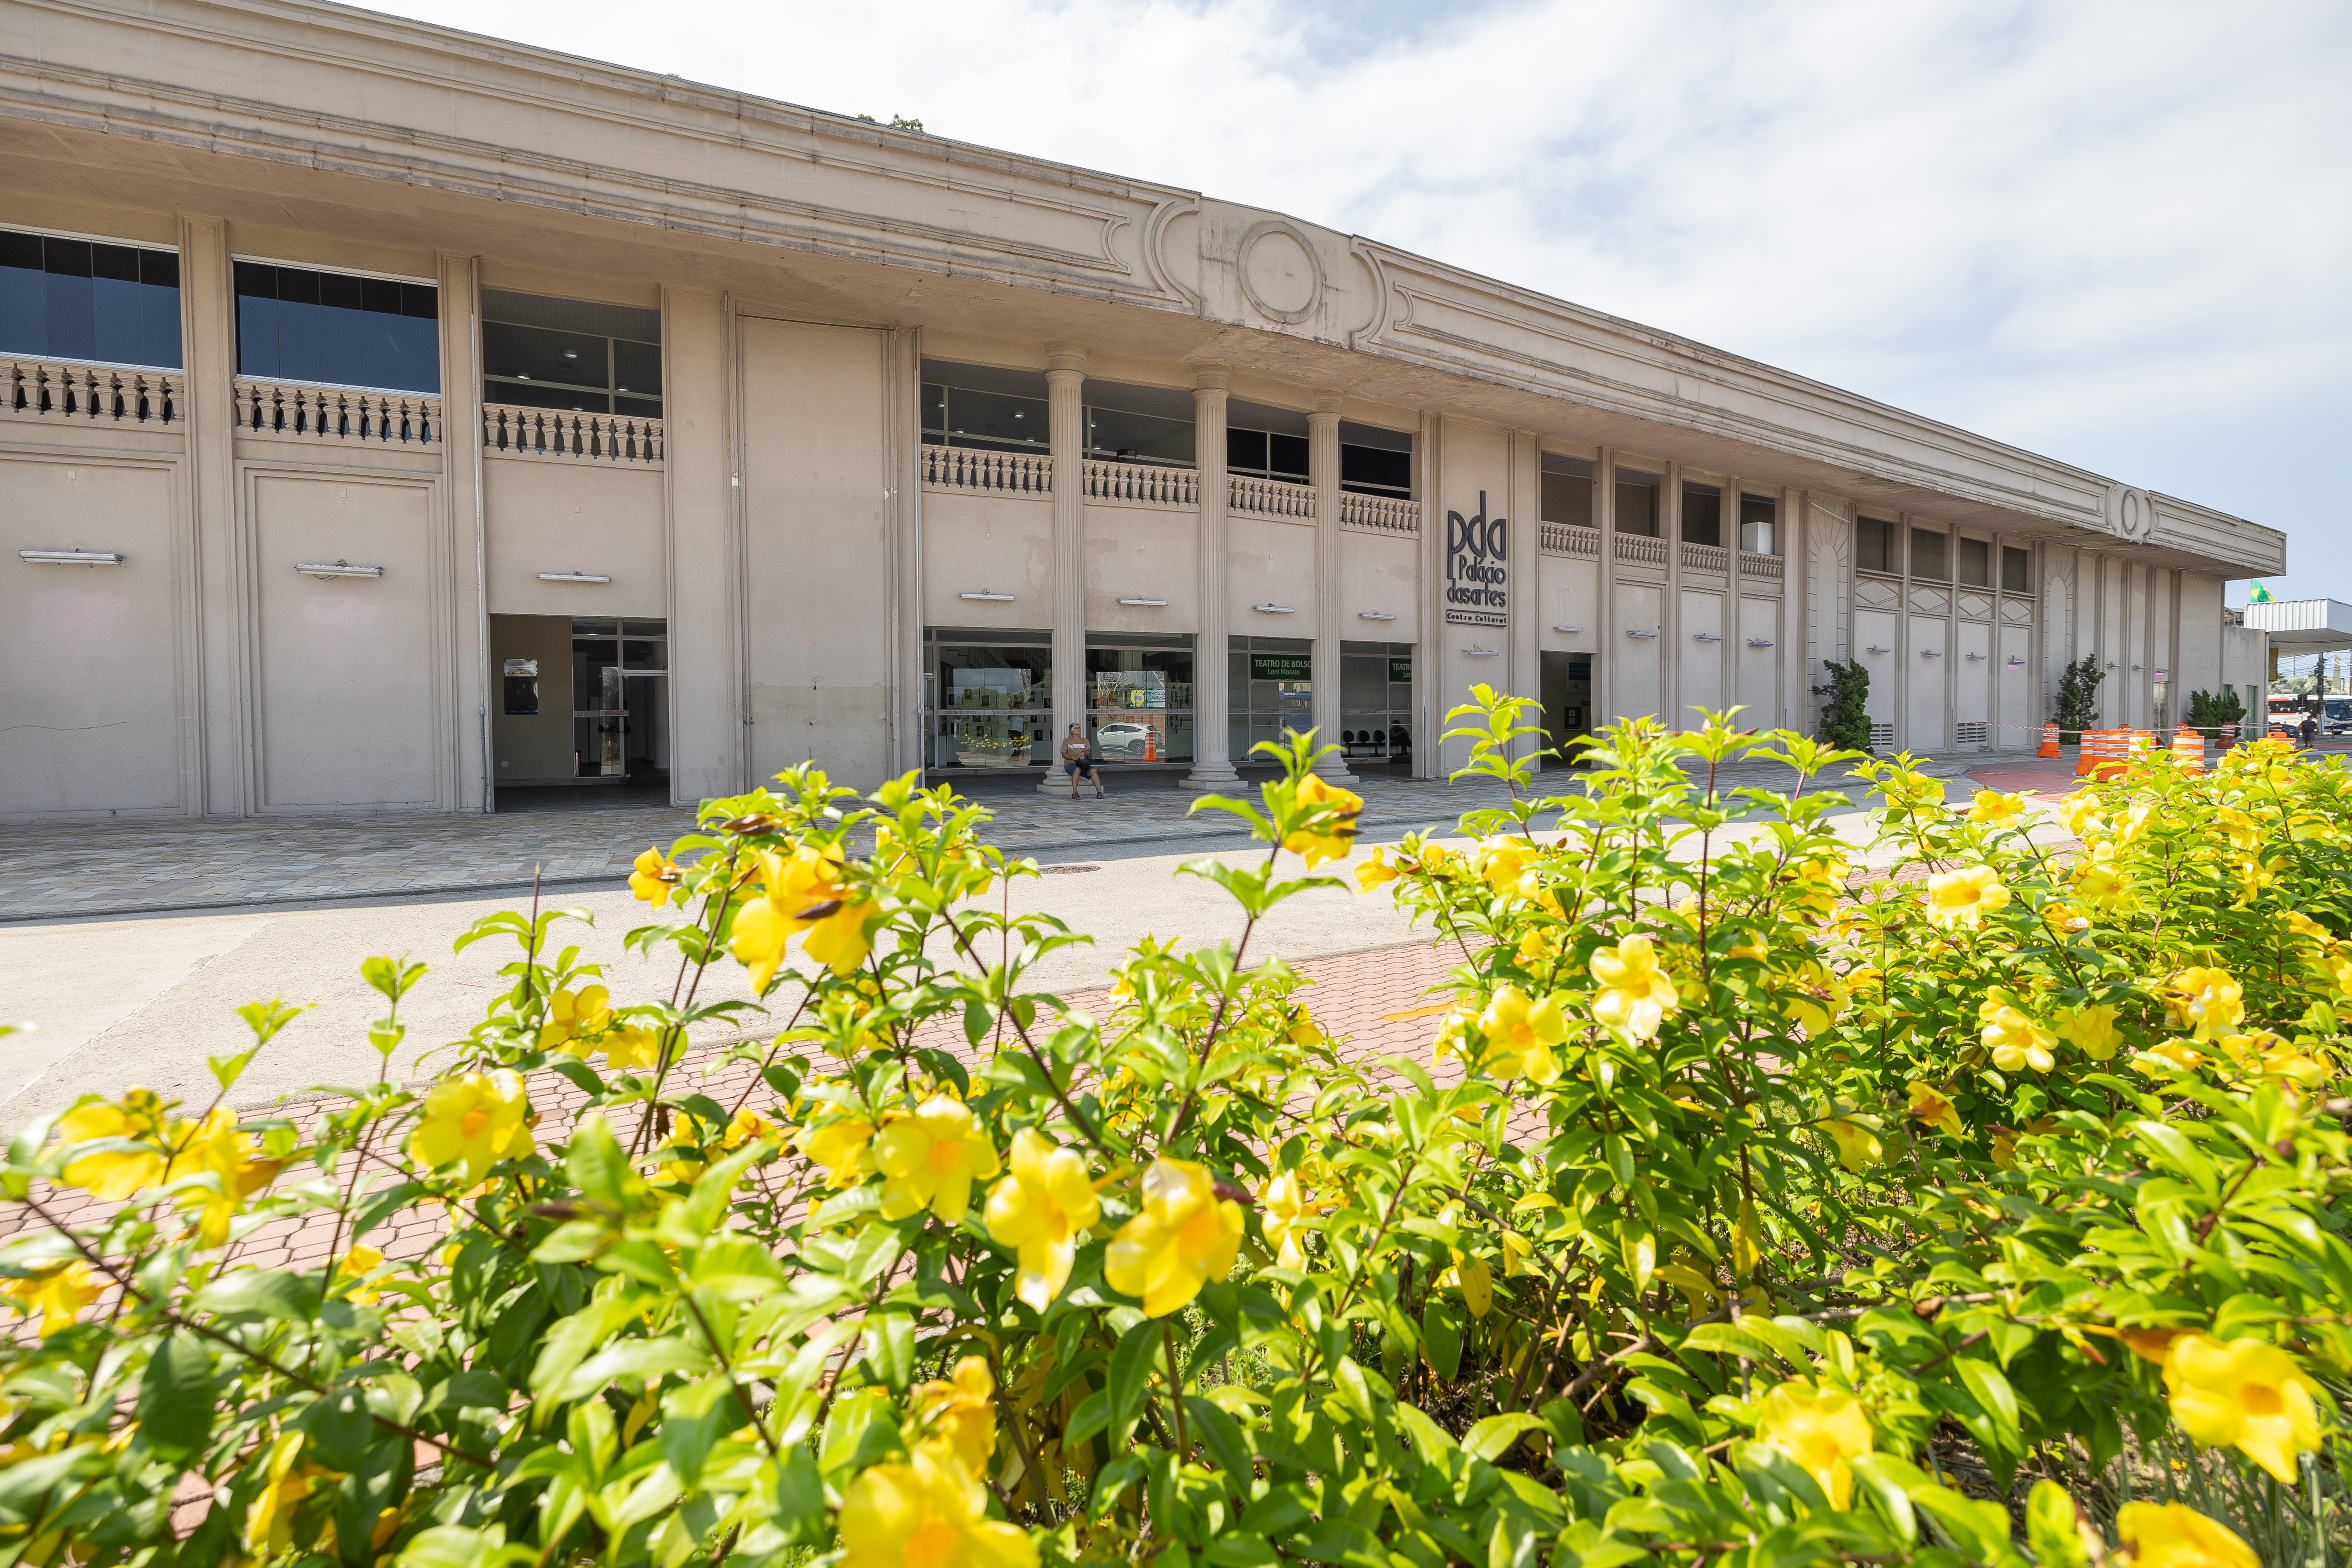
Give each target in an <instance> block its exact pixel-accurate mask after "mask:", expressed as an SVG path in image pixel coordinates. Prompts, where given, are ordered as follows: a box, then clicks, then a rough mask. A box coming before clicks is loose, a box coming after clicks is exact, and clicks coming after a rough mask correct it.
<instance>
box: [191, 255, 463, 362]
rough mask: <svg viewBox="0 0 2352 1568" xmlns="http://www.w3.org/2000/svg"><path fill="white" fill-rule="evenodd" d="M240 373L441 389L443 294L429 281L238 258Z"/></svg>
mask: <svg viewBox="0 0 2352 1568" xmlns="http://www.w3.org/2000/svg"><path fill="white" fill-rule="evenodd" d="M236 373H237V374H239V375H244V376H254V377H258V378H261V379H265V380H271V381H309V382H318V383H322V384H327V385H330V386H370V387H381V388H383V389H384V390H386V391H392V392H439V391H440V390H441V331H440V321H439V290H438V289H435V288H434V287H433V285H431V284H430V283H407V282H402V281H400V280H398V279H389V278H361V277H357V276H355V275H353V274H352V273H348V272H318V271H313V270H311V269H310V268H302V267H279V266H277V265H275V264H273V263H270V262H266V261H240V262H238V263H237V264H236Z"/></svg>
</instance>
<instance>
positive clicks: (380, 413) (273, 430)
mask: <svg viewBox="0 0 2352 1568" xmlns="http://www.w3.org/2000/svg"><path fill="white" fill-rule="evenodd" d="M231 388H232V391H233V393H234V395H235V401H236V432H237V434H238V435H240V436H267V437H280V438H285V439H290V440H302V441H354V442H373V443H376V444H378V445H382V446H387V447H394V446H399V447H435V446H438V445H440V443H441V440H442V434H441V400H440V399H439V398H438V397H434V396H430V395H426V394H425V393H420V392H372V391H363V390H361V389H358V388H354V387H341V386H309V385H304V384H299V383H290V382H275V381H255V380H249V379H247V378H246V377H243V376H240V377H238V378H237V379H236V381H235V382H234V383H232V384H231Z"/></svg>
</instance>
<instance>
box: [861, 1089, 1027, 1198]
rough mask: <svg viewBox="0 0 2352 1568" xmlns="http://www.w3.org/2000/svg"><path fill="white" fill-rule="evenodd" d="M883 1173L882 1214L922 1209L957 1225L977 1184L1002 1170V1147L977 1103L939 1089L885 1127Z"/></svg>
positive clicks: (878, 1148)
mask: <svg viewBox="0 0 2352 1568" xmlns="http://www.w3.org/2000/svg"><path fill="white" fill-rule="evenodd" d="M874 1163H875V1164H876V1166H877V1167H878V1168H879V1169H880V1170H881V1172H882V1176H883V1182H882V1217H883V1218H884V1219H904V1218H906V1217H907V1216H908V1215H910V1214H914V1213H916V1212H918V1211H919V1210H922V1209H926V1208H927V1209H929V1210H930V1211H931V1212H932V1213H933V1214H935V1215H939V1216H940V1218H941V1219H943V1220H945V1221H947V1222H948V1223H949V1224H950V1225H954V1224H956V1223H957V1222H959V1221H961V1219H962V1218H963V1215H964V1210H966V1209H967V1208H970V1207H971V1184H972V1183H974V1182H984V1181H986V1180H988V1178H989V1177H991V1176H993V1175H994V1174H996V1172H997V1168H998V1167H997V1159H996V1150H995V1149H994V1147H993V1146H992V1145H991V1144H990V1142H988V1134H987V1133H986V1132H985V1131H982V1129H981V1126H980V1123H979V1121H978V1120H977V1119H976V1118H975V1117H973V1115H972V1113H971V1107H970V1106H968V1105H966V1104H965V1103H964V1102H963V1101H962V1100H958V1099H956V1098H955V1097H954V1096H953V1095H950V1094H935V1095H933V1096H932V1097H931V1098H930V1099H929V1100H925V1101H923V1103H922V1104H921V1105H919V1106H918V1107H917V1108H916V1110H915V1113H914V1114H913V1115H912V1116H908V1117H902V1118H900V1119H899V1120H898V1121H893V1122H892V1123H890V1125H889V1126H887V1127H885V1128H884V1129H882V1131H881V1133H880V1135H879V1136H878V1137H877V1138H876V1139H875V1141H874Z"/></svg>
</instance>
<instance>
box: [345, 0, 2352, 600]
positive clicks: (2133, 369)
mask: <svg viewBox="0 0 2352 1568" xmlns="http://www.w3.org/2000/svg"><path fill="white" fill-rule="evenodd" d="M386 8H387V9H391V10H394V11H397V12H399V13H401V14H404V15H408V16H417V17H419V18H422V19H425V20H429V21H436V22H442V23H446V24H447V25H450V26H464V27H479V26H482V25H483V24H484V21H485V18H486V16H487V17H488V18H489V19H490V22H491V25H492V26H495V27H496V29H497V30H498V31H499V32H500V33H501V34H502V35H504V36H507V37H515V38H519V39H522V40H526V41H529V42H533V43H539V44H546V45H551V46H553V47H561V48H565V49H569V50H572V51H573V52H576V53H581V54H585V55H590V56H593V57H596V58H604V59H612V60H618V61H622V62H625V63H627V64H630V65H635V66H640V67H644V68H650V69H655V70H666V71H675V72H677V73H678V74H679V75H682V76H686V77H689V78H692V79H698V80H701V81H706V82H711V83H714V84H717V85H720V86H725V87H730V88H737V89H744V90H747V91H752V92H757V93H761V94H765V95H768V96H772V97H775V98H781V99H785V100H791V101H794V102H800V103H805V104H811V105H814V106H817V107H822V108H826V109H834V110H843V111H845V112H851V113H856V112H865V113H869V114H874V115H877V116H878V117H886V118H887V116H889V115H892V114H911V115H917V116H919V117H920V118H921V119H923V120H924V121H925V122H926V123H927V124H928V126H929V129H930V130H931V131H933V132H937V133H940V134H943V135H948V136H953V137H956V138H959V139H961V140H965V141H971V142H982V143H984V144H988V145H992V146H998V147H1003V148H1007V149H1010V150H1013V151H1016V152H1021V153H1032V154H1036V155H1040V156H1045V157H1050V158H1056V159H1060V160H1064V161H1066V162H1069V163H1079V164H1084V165H1087V166H1088V167H1092V168H1097V169H1103V170H1108V171H1112V172H1116V173H1118V174H1129V175H1133V176H1135V177H1138V178H1143V179H1150V180H1155V181H1164V182H1168V183H1171V184H1184V185H1191V186H1193V187H1196V188H1199V189H1202V190H1205V191H1208V192H1211V193H1213V194H1214V195H1219V196H1223V197H1226V198H1229V199H1232V200H1235V201H1242V202H1248V203H1253V204H1256V205H1265V206H1269V207H1275V208H1278V209H1282V210H1285V211H1288V212H1292V213H1295V214H1297V215H1298V216H1302V217H1306V218H1308V219H1311V220H1314V221H1317V222H1319V223H1325V224H1329V225H1332V226H1337V227H1341V228H1348V229H1353V230H1356V231H1358V232H1361V233H1366V234H1370V235H1375V236H1377V237H1380V238H1381V239H1383V240H1386V241H1389V242H1391V243H1394V244H1397V245H1402V246H1404V247H1409V248H1412V249H1415V250H1419V251H1423V252H1425V253H1427V254H1430V255H1432V256H1435V257H1438V258H1443V259H1444V260H1448V261H1452V262H1454V263H1457V264H1459V265H1463V266H1465V267H1470V268H1475V269H1477V270H1479V271H1482V272H1486V273H1489V274H1493V275H1495V276H1497V277H1500V278H1504V279H1508V280H1510V281H1512V282H1515V283H1519V284H1524V285H1527V286H1529V287H1532V288H1536V289H1542V290H1544V291H1546V292H1549V293H1553V294H1557V295H1560V296H1563V297H1565V298H1568V299H1571V300H1576V301H1578V302H1579V303H1581V304H1585V305H1589V306H1591V307H1594V308H1596V309H1599V310H1607V311H1610V312H1612V313H1613V314H1616V315H1621V316H1626V317H1630V318H1633V319H1634V320H1636V321H1645V322H1648V323H1651V324H1654V325H1656V326H1659V327H1662V328H1664V329H1667V330H1669V331H1675V332H1680V333H1683V334H1685V335H1687V336H1690V337H1693V338H1696V339H1698V340H1700V341H1702V342H1708V343H1711V344H1714V345H1716V346H1718V347H1721V348H1725V349H1728V350H1731V351H1733V352H1736V353H1745V354H1748V355H1751V356H1754V357H1756V358H1759V359H1762V360H1766V361H1769V362H1770V363H1775V364H1780V365H1783V366H1786V367H1788V368H1790V369H1791V370H1795V371H1799V372H1801V373H1803V374H1810V375H1813V376H1817V377H1819V378H1821V379H1822V380H1824V381H1828V382H1832V383H1834V384H1839V385H1843V386H1847V387H1851V388H1853V389H1854V390H1856V391H1859V392H1864V393H1866V394H1869V395H1873V396H1876V397H1881V398H1884V399H1885V400H1887V401H1890V402H1893V403H1895V404H1898V405H1903V406H1905V407H1908V408H1913V409H1916V410H1917V411H1919V412H1921V413H1925V414H1928V415H1931V416H1937V417H1940V418H1945V419H1948V420H1951V421H1953V422H1955V423H1957V424H1960V425H1963V426H1968V427H1969V428H1971V429H1976V430H1980V431H1982V432H1984V433H1986V434H1988V435H1991V436H1995V437H2000V438H2002V439H2005V440H2010V441H2014V442H2016V443H2018V444H2020V445H2022V446H2026V447H2032V448H2034V449H2036V450H2041V451H2044V452H2048V453H2049V454H2051V455H2052V456H2053V457H2057V458H2064V459H2066V460H2069V461H2074V462H2078V463H2081V464H2083V465H2084V466H2086V467H2090V468H2098V469H2101V470H2103V471H2105V472H2109V473H2114V474H2116V475H2118V476H2119V477H2123V478H2126V479H2130V480H2132V481H2133V482H2135V483H2141V484H2147V485H2150V486H2153V487H2154V488H2157V489H2164V490H2168V491H2170V492H2172V493H2175V494H2179V495H2184V496H2187V497H2189V498H2190V499H2193V500H2200V501H2204V502H2207V503H2208V504H2211V505H2215V506H2220V507H2223V508H2226V509H2228V510H2235V511H2240V512H2242V513H2244V514H2245V515H2248V516H2252V517H2254V518H2256V519H2257V520H2259V521H2264V522H2268V523H2271V524H2273V526H2280V527H2284V528H2286V529H2288V531H2289V532H2290V536H2291V550H2292V552H2293V557H2294V561H2295V563H2296V571H2295V573H2294V582H2293V583H2291V584H2283V585H2284V586H2286V587H2288V588H2289V589H2291V590H2293V591H2302V592H2312V593H2318V592H2329V591H2333V592H2336V593H2338V594H2340V595H2345V596H2352V547H2347V545H2345V544H2343V543H2341V542H2338V541H2337V540H2336V538H2333V537H2331V536H2330V534H2331V532H2333V531H2325V530H2322V529H2320V528H2317V527H2311V526H2302V524H2303V520H2304V519H2305V518H2312V519H2318V518H2322V517H2326V516H2329V515H2332V514H2333V511H2334V510H2335V506H2334V499H2335V495H2336V490H2337V489H2338V485H2337V482H2336V476H2335V473H2334V471H2333V470H2334V465H2333V462H2332V460H2331V459H2332V458H2333V457H2334V455H2335V453H2336V451H2338V450H2340V449H2341V447H2342V437H2341V432H2342V429H2343V427H2344V425H2345V423H2346V420H2347V416H2352V393H2347V390H2346V389H2345V387H2344V385H2343V381H2344V375H2343V372H2342V370H2341V368H2340V367H2341V366H2342V365H2343V364H2344V363H2346V361H2347V358H2352V306H2347V290H2346V289H2345V287H2344V284H2343V281H2342V279H2343V276H2344V267H2345V258H2346V257H2347V251H2352V161H2347V152H2352V94H2347V93H2346V92H2345V91H2344V90H2343V88H2342V84H2343V83H2344V82H2345V81H2346V80H2347V79H2352V72H2347V65H2352V60H2347V56H2348V55H2352V10H2347V8H2345V7H2342V6H2340V5H2326V4H2284V3H2271V4H2261V3H2254V4H2239V5H2231V6H2215V5H2206V4H2199V3H2194V0H2190V3H2181V0H2154V3H2150V0H2140V3H2119V0H2063V3H2060V0H2042V3H2034V0H2011V3H2010V4H2006V5H1999V4H1993V5H1988V4H1963V3H1956V0H1942V3H1926V4H1911V5H1884V4H1879V3H1865V0H1823V3H1822V4H1814V5H1804V4H1790V3H1772V0H1765V3H1760V4H1738V3H1736V0H1716V3H1709V0H1653V3H1649V4H1643V5H1625V4H1616V5H1602V4H1593V3H1589V0H1528V3H1525V4H1517V5H1487V6H1482V7H1473V8H1465V9H1458V10H1453V11H1446V10H1442V9H1434V8H1427V7H1417V6H1411V5H1403V4H1389V5H1370V6H1364V5H1356V6H1349V5H1337V4H1333V5H1281V4H1265V3H1263V0H1260V3H1255V4H1244V3H1240V0H1205V3H1202V4H1190V5H1181V4H1175V3H1173V0H1143V3H1139V4H1122V5H1101V4H1095V5H1077V4H1061V5H1055V4H1047V3H1044V0H1038V3H1033V4H1024V3H1022V0H961V3H959V4H955V5H924V4H908V3H901V4H898V5H888V6H879V5H874V6H863V7H857V6H832V7H825V6H814V5H796V6H792V7H789V8H783V7H776V6H772V5H750V4H743V3H741V0H695V3H693V4H688V5H675V6H671V7H667V8H663V9H661V10H659V11H657V12H649V11H648V10H647V8H646V7H645V6H644V5H621V4H618V3H615V0H562V3H561V4H557V3H555V0H509V4H508V5H503V6H501V7H499V9H498V10H497V11H496V12H495V13H488V14H486V13H484V12H483V11H482V10H481V9H480V8H479V7H478V5H459V4H457V0H395V3H394V4H391V5H387V6H386ZM2225 432H2226V433H2228V437H2227V438H2226V439H2224V438H2222V437H2223V433H2225Z"/></svg>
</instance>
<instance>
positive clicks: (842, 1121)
mask: <svg viewBox="0 0 2352 1568" xmlns="http://www.w3.org/2000/svg"><path fill="white" fill-rule="evenodd" d="M875 1131H876V1129H875V1126H874V1123H872V1122H871V1121H866V1119H865V1118H864V1117H862V1116H836V1117H835V1118H834V1119H833V1120H832V1121H827V1122H824V1123H823V1124H822V1125H819V1126H815V1127H803V1128H802V1129H801V1131H800V1132H799V1133H798V1134H797V1135H796V1137H795V1139H794V1142H795V1143H796V1144H797V1145H798V1147H799V1149H800V1152H802V1153H803V1154H805V1155H807V1156H808V1157H809V1159H810V1160H811V1161H813V1162H814V1163H816V1164H819V1165H822V1166H823V1167H824V1172H825V1176H826V1179H827V1184H828V1185H830V1186H835V1187H845V1186H849V1185H850V1184H853V1183H856V1182H860V1181H863V1180H864V1179H865V1178H866V1177H867V1176H870V1175H872V1174H873V1173H874V1166H873V1163H872V1161H871V1160H870V1159H869V1158H868V1157H867V1156H868V1153H869V1148H868V1146H869V1145H870V1144H871V1143H872V1142H873V1141H874V1133H875Z"/></svg>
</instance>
